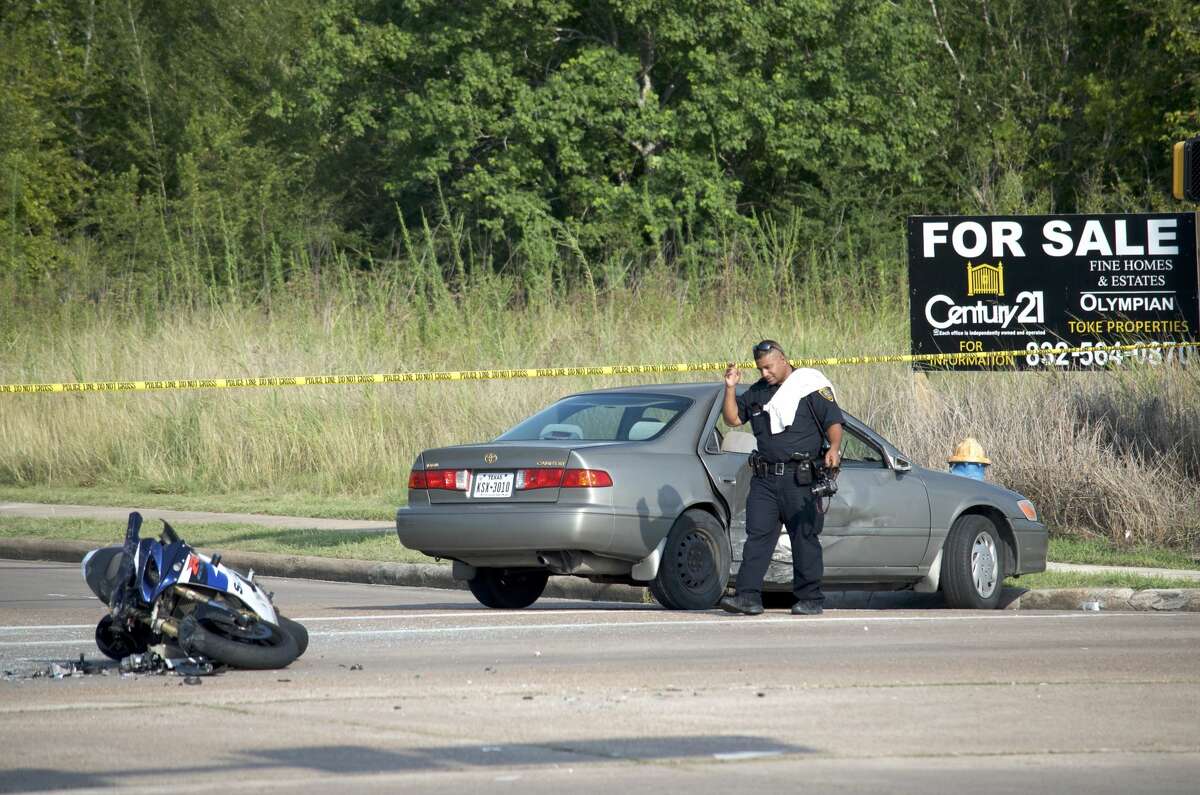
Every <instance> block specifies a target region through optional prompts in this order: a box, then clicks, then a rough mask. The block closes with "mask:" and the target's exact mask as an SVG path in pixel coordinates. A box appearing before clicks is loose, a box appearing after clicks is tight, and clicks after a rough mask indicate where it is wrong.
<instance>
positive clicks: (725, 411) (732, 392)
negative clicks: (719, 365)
mask: <svg viewBox="0 0 1200 795" xmlns="http://www.w3.org/2000/svg"><path fill="white" fill-rule="evenodd" d="M741 380H742V371H741V369H739V368H738V366H737V365H736V364H735V363H733V362H730V363H729V366H728V367H726V368H725V402H724V403H723V404H722V406H721V416H722V417H724V418H725V423H726V424H727V425H728V426H729V427H730V428H736V427H738V426H739V425H741V424H742V418H741V417H740V416H738V405H737V385H738V384H739V383H740V382H741Z"/></svg>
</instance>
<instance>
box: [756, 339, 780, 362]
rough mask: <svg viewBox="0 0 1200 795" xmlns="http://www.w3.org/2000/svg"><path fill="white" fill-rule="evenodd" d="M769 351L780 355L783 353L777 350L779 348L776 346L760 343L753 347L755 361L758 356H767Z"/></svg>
mask: <svg viewBox="0 0 1200 795" xmlns="http://www.w3.org/2000/svg"><path fill="white" fill-rule="evenodd" d="M771 351H779V352H780V353H783V351H781V350H779V346H777V345H772V344H771V343H769V342H760V343H758V344H757V345H755V346H754V358H755V359H757V358H758V357H759V356H763V355H765V354H768V353H770V352H771Z"/></svg>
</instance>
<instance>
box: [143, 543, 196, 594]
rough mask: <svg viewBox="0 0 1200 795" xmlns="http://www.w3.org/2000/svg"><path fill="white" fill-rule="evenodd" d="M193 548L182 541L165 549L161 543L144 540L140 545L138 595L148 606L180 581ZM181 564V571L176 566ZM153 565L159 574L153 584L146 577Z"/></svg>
mask: <svg viewBox="0 0 1200 795" xmlns="http://www.w3.org/2000/svg"><path fill="white" fill-rule="evenodd" d="M191 551H192V548H191V547H189V546H188V545H187V544H185V543H183V542H182V541H176V542H174V543H172V544H168V545H167V546H166V547H164V546H163V545H162V544H161V543H160V542H158V541H154V540H151V539H143V540H142V541H141V542H140V543H139V544H138V552H137V582H138V593H139V594H140V595H141V597H142V599H143V600H144V601H145V602H146V603H147V604H153V603H154V600H156V599H157V598H158V597H159V596H160V595H161V594H162V592H163V591H165V590H167V589H168V588H170V587H171V586H172V585H174V584H175V583H176V581H178V580H179V573H180V571H181V570H182V569H183V563H184V561H185V560H186V559H187V556H188V554H190V553H191ZM177 562H178V563H179V569H178V570H177V569H176V568H175V564H176V563H177ZM152 564H153V566H154V567H155V569H156V570H157V572H158V579H157V581H155V582H152V581H151V580H150V578H149V577H147V576H146V572H147V569H149V567H150V566H151V565H152Z"/></svg>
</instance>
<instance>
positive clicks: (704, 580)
mask: <svg viewBox="0 0 1200 795" xmlns="http://www.w3.org/2000/svg"><path fill="white" fill-rule="evenodd" d="M731 557H732V554H731V552H730V549H729V538H728V536H727V535H726V534H725V528H724V527H722V526H721V523H720V522H719V521H717V519H716V517H714V516H713V515H712V514H710V513H707V512H705V511H701V510H690V511H684V512H683V514H682V515H680V517H679V518H678V519H676V520H675V525H674V526H673V527H672V528H671V532H670V534H669V535H668V536H667V543H666V546H665V547H664V548H663V557H662V562H661V563H660V564H659V567H658V575H657V576H656V577H655V578H654V580H653V581H652V582H651V583H650V592H651V594H653V595H654V598H655V599H657V600H658V602H659V603H660V604H661V605H662V606H663V607H666V608H668V609H671V610H707V609H709V608H710V607H713V606H714V605H716V603H717V600H718V599H720V598H721V596H722V594H724V593H725V586H726V585H727V584H728V583H729V567H730V560H731Z"/></svg>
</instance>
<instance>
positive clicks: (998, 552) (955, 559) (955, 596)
mask: <svg viewBox="0 0 1200 795" xmlns="http://www.w3.org/2000/svg"><path fill="white" fill-rule="evenodd" d="M1003 583H1004V547H1003V546H1002V544H1001V541H1000V533H999V531H997V529H996V525H994V524H992V520H991V519H988V518H987V517H986V516H979V515H977V514H969V515H967V516H960V517H959V518H958V520H957V521H955V522H954V526H953V527H951V528H950V535H949V536H948V537H947V538H946V546H945V547H943V549H942V591H943V593H944V594H945V597H946V605H947V606H948V607H958V608H968V609H974V610H994V609H995V608H997V607H999V606H1000V591H1001V589H1002V587H1003Z"/></svg>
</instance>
